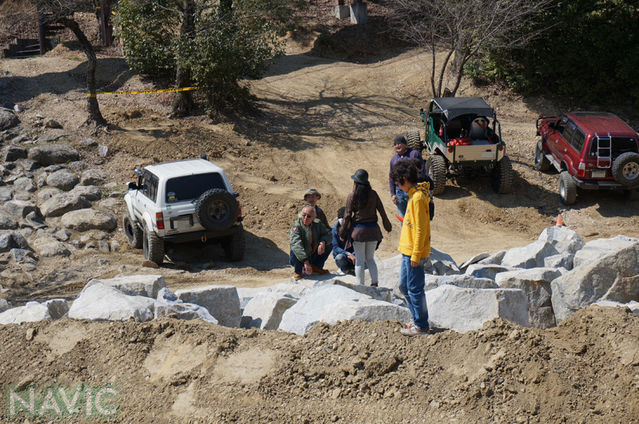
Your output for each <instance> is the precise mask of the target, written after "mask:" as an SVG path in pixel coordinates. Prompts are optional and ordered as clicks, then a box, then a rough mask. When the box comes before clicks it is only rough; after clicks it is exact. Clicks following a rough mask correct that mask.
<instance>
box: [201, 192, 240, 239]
mask: <svg viewBox="0 0 639 424" xmlns="http://www.w3.org/2000/svg"><path fill="white" fill-rule="evenodd" d="M195 215H196V216H197V219H198V220H199V221H200V224H202V226H203V227H204V228H206V229H207V230H226V229H227V228H229V227H230V226H231V224H233V223H234V222H235V219H236V217H237V201H236V200H235V198H234V197H233V195H231V193H229V192H228V191H226V190H222V189H220V188H214V189H212V190H208V191H205V192H204V193H203V194H202V195H201V196H200V198H199V199H197V203H196V204H195Z"/></svg>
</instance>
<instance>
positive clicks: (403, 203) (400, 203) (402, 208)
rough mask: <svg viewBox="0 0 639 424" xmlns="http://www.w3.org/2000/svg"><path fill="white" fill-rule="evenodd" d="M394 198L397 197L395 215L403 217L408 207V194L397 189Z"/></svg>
mask: <svg viewBox="0 0 639 424" xmlns="http://www.w3.org/2000/svg"><path fill="white" fill-rule="evenodd" d="M395 196H396V197H397V213H398V214H399V216H404V215H405V214H406V207H407V206H408V193H406V192H405V191H404V190H402V189H401V188H398V189H396V190H395Z"/></svg>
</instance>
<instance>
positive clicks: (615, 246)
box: [573, 235, 639, 268]
mask: <svg viewBox="0 0 639 424" xmlns="http://www.w3.org/2000/svg"><path fill="white" fill-rule="evenodd" d="M637 241H639V239H637V238H634V237H626V236H622V235H619V236H616V237H613V238H605V239H596V240H590V241H589V242H587V243H586V244H585V245H584V247H583V248H581V250H579V251H577V253H575V257H574V258H573V267H574V268H577V267H579V266H581V265H584V264H589V263H592V262H594V261H596V260H597V259H599V258H602V257H604V256H606V255H608V254H610V253H613V252H618V251H619V250H621V249H624V248H626V247H628V246H631V245H632V244H634V243H636V242H637Z"/></svg>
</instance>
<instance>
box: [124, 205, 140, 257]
mask: <svg viewBox="0 0 639 424" xmlns="http://www.w3.org/2000/svg"><path fill="white" fill-rule="evenodd" d="M122 229H123V230H124V235H125V236H126V239H127V240H128V242H129V244H130V245H131V246H132V247H135V248H136V249H140V248H142V238H143V237H144V234H143V233H142V230H141V229H140V227H138V226H137V224H135V222H133V220H132V219H131V217H130V216H129V214H128V213H125V214H124V215H122Z"/></svg>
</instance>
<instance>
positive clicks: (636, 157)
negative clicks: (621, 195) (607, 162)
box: [612, 152, 639, 186]
mask: <svg viewBox="0 0 639 424" xmlns="http://www.w3.org/2000/svg"><path fill="white" fill-rule="evenodd" d="M612 176H613V177H615V180H616V181H617V182H618V183H621V184H623V185H625V186H636V185H639V153H635V152H626V153H623V154H621V155H619V157H618V158H617V159H615V161H614V162H613V163H612Z"/></svg>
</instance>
